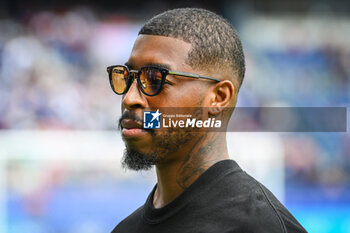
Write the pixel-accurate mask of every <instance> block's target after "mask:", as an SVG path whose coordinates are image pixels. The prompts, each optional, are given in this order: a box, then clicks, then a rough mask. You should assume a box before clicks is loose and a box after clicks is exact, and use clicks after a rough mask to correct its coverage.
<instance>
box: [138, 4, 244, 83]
mask: <svg viewBox="0 0 350 233" xmlns="http://www.w3.org/2000/svg"><path fill="white" fill-rule="evenodd" d="M140 34H143V35H159V36H166V37H172V38H176V39H181V40H183V41H185V42H187V43H190V44H191V45H192V48H191V51H190V52H189V55H188V58H187V61H186V63H187V64H188V65H190V66H191V67H192V68H200V69H207V70H215V71H219V70H223V71H228V72H229V73H231V74H232V76H231V79H232V81H234V83H237V84H238V89H239V87H240V86H241V84H242V81H243V78H244V73H245V61H244V53H243V49H242V43H241V41H240V39H239V37H238V35H237V32H236V30H235V29H234V28H233V26H232V25H231V24H230V23H229V22H228V21H226V20H225V19H224V18H222V17H221V16H219V15H217V14H215V13H213V12H211V11H208V10H204V9H198V8H180V9H173V10H169V11H166V12H164V13H162V14H159V15H157V16H155V17H153V18H152V19H150V20H149V21H148V22H146V24H145V25H144V26H143V27H142V28H141V29H140V32H139V35H140Z"/></svg>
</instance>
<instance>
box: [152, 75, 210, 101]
mask: <svg viewBox="0 0 350 233" xmlns="http://www.w3.org/2000/svg"><path fill="white" fill-rule="evenodd" d="M206 90H207V86H206V85H199V83H198V81H192V82H191V81H188V82H184V83H183V84H181V85H180V84H177V85H173V86H170V87H168V88H167V89H164V90H163V91H162V92H161V93H160V94H159V95H158V96H157V97H159V98H157V99H155V98H154V99H150V100H149V104H150V105H153V106H159V107H199V106H201V105H202V100H203V97H204V95H205V91H206Z"/></svg>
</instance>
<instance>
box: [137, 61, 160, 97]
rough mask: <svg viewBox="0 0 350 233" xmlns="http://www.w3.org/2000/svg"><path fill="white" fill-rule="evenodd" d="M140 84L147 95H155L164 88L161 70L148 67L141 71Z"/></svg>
mask: <svg viewBox="0 0 350 233" xmlns="http://www.w3.org/2000/svg"><path fill="white" fill-rule="evenodd" d="M140 82H141V83H140V84H141V88H142V90H143V91H144V92H145V93H146V94H147V95H155V94H157V93H158V92H159V90H160V89H161V86H162V73H161V71H160V70H159V69H157V68H153V67H146V68H143V69H141V71H140Z"/></svg>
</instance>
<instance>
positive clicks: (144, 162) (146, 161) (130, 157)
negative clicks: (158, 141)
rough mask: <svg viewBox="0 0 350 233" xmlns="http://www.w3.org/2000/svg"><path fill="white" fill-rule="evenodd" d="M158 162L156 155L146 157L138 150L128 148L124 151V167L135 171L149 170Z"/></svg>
mask: <svg viewBox="0 0 350 233" xmlns="http://www.w3.org/2000/svg"><path fill="white" fill-rule="evenodd" d="M156 160H157V155H156V154H152V155H146V154H142V153H140V152H138V151H136V150H132V149H128V148H126V149H125V150H124V156H123V159H122V165H123V167H124V168H128V169H130V170H135V171H140V170H149V169H151V168H152V166H153V165H155V164H156Z"/></svg>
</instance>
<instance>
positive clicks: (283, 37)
mask: <svg viewBox="0 0 350 233" xmlns="http://www.w3.org/2000/svg"><path fill="white" fill-rule="evenodd" d="M184 6H190V7H203V8H207V9H210V10H213V11H216V12H217V13H219V14H221V15H223V16H224V17H226V18H228V19H229V20H230V21H231V22H232V24H233V25H234V26H235V27H236V28H237V30H238V32H239V34H240V36H241V39H242V41H243V45H244V49H245V54H246V61H247V74H246V78H245V81H244V84H243V86H242V89H241V92H240V96H239V102H238V106H248V107H255V106H292V107H313V106H315V107H322V106H327V107H329V106H343V107H347V108H349V107H350V43H349V42H350V16H349V15H350V14H349V13H350V2H349V1H346V0H344V1H327V0H321V1H311V0H308V1H302V0H296V1H277V0H264V1H257V0H256V1H253V0H249V1H224V0H217V1H192V2H189V1H178V2H172V3H171V2H170V1H148V2H146V1H138V0H129V1H126V0H123V1H105V0H102V1H98V2H97V3H95V2H94V1H85V2H83V1H74V3H73V2H72V1H55V0H50V1H40V0H34V1H31V3H28V2H27V1H24V0H1V1H0V232H4V233H19V232H20V233H40V232H45V233H61V232H62V233H63V232H64V233H70V232H72V233H73V232H86V233H100V232H110V231H111V230H112V229H113V227H114V226H115V225H116V224H117V223H118V222H119V221H120V220H121V219H123V218H124V217H125V216H127V215H128V214H129V213H130V212H131V211H132V210H134V209H135V208H136V207H138V206H139V205H141V204H142V203H143V202H144V201H145V199H146V196H147V195H148V193H149V192H150V190H151V189H152V187H153V185H154V183H155V176H154V173H153V172H140V173H135V172H128V171H125V170H123V169H122V168H121V166H120V163H119V161H120V157H121V156H122V150H123V143H122V142H121V139H120V136H119V133H118V132H117V130H116V121H117V119H118V117H119V115H120V97H119V96H116V95H114V94H113V93H112V91H111V89H110V87H109V83H108V81H107V73H106V70H105V68H106V66H108V65H111V64H118V63H124V62H125V61H126V60H127V58H128V55H129V53H130V51H131V47H132V44H133V42H134V39H135V38H136V36H137V32H138V29H139V28H140V26H141V25H142V23H143V22H144V21H145V20H146V19H148V18H150V17H151V16H153V15H154V14H157V13H159V12H161V11H164V10H166V9H171V8H174V7H184ZM349 115H350V114H349V111H348V116H349ZM247 118H248V119H247V122H253V123H254V121H255V119H254V116H247ZM348 122H349V117H348ZM228 141H229V144H230V151H231V156H232V158H233V159H236V160H237V161H238V162H240V164H241V165H242V167H243V168H244V169H246V170H247V171H249V172H250V173H251V174H252V175H253V176H254V177H256V178H257V179H258V180H260V181H261V182H262V183H264V184H266V185H267V186H268V187H269V188H271V190H272V191H273V192H274V193H275V194H276V195H277V196H278V197H279V198H280V199H281V200H282V201H283V203H284V204H285V205H286V206H287V207H288V208H289V209H290V210H291V212H292V213H293V214H294V215H295V216H296V218H297V219H298V220H299V221H300V222H301V223H302V224H303V225H304V226H305V228H306V229H307V230H308V231H309V232H317V233H323V232H334V233H335V232H340V233H345V232H350V182H349V181H350V179H349V178H350V133H349V126H348V128H347V132H344V133H230V135H229V137H228Z"/></svg>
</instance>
